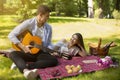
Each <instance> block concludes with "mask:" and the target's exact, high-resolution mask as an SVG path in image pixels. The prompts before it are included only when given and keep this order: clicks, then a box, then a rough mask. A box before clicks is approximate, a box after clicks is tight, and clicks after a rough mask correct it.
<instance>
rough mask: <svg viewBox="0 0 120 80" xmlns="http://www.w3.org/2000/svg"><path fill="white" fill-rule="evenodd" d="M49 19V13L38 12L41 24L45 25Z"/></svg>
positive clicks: (38, 19)
mask: <svg viewBox="0 0 120 80" xmlns="http://www.w3.org/2000/svg"><path fill="white" fill-rule="evenodd" d="M48 19H49V13H45V14H41V13H40V14H38V16H37V21H38V24H39V25H44V23H45V22H46V21H47V20H48Z"/></svg>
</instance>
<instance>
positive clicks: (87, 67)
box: [38, 56, 108, 80]
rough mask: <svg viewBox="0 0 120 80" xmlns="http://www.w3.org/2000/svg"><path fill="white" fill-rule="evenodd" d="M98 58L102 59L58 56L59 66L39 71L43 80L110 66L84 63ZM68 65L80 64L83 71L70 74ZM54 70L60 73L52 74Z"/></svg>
mask: <svg viewBox="0 0 120 80" xmlns="http://www.w3.org/2000/svg"><path fill="white" fill-rule="evenodd" d="M98 59H100V57H98V56H87V57H73V58H72V59H71V60H66V59H63V58H58V61H59V64H58V65H57V66H55V67H48V68H44V69H39V71H38V73H39V76H40V78H41V79H42V80H49V79H56V78H64V77H69V76H76V75H78V74H81V73H88V72H92V71H98V70H103V69H106V68H108V66H99V65H97V64H96V63H95V62H93V63H92V62H90V63H84V61H85V60H93V61H95V60H98ZM66 65H75V66H77V65H80V66H81V70H82V71H80V72H77V73H71V74H68V73H67V71H66V69H65V66H66ZM53 71H58V72H59V74H60V75H58V76H52V72H53Z"/></svg>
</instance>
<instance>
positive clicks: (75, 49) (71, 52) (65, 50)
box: [55, 41, 80, 56]
mask: <svg viewBox="0 0 120 80" xmlns="http://www.w3.org/2000/svg"><path fill="white" fill-rule="evenodd" d="M55 46H58V47H59V50H58V51H59V52H61V53H66V54H69V55H71V56H76V55H77V54H78V53H79V51H80V49H79V48H78V47H76V46H73V47H71V48H68V43H64V42H63V41H59V42H57V43H56V44H55Z"/></svg>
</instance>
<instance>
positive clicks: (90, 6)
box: [88, 0, 94, 18]
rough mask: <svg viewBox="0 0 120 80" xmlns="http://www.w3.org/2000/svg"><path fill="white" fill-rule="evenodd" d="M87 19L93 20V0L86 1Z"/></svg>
mask: <svg viewBox="0 0 120 80" xmlns="http://www.w3.org/2000/svg"><path fill="white" fill-rule="evenodd" d="M88 17H89V18H93V17H94V13H93V0H88Z"/></svg>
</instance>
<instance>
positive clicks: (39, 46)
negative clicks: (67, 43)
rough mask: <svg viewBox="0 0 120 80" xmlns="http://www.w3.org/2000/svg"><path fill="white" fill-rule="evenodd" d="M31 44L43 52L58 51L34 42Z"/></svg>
mask: <svg viewBox="0 0 120 80" xmlns="http://www.w3.org/2000/svg"><path fill="white" fill-rule="evenodd" d="M33 46H34V47H36V48H40V49H42V50H43V51H45V52H50V53H53V52H57V53H60V52H58V51H55V50H52V49H50V48H47V47H44V46H42V45H38V44H34V45H33Z"/></svg>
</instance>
